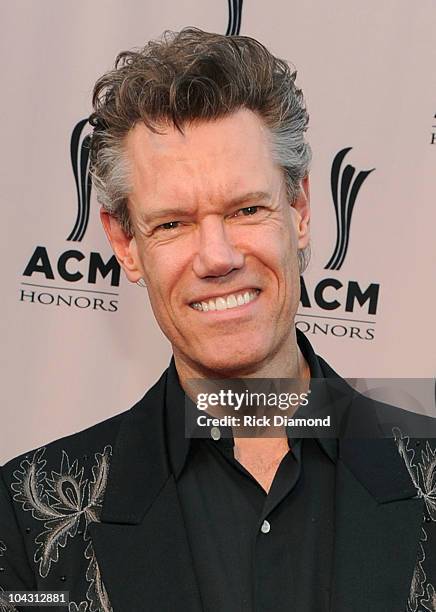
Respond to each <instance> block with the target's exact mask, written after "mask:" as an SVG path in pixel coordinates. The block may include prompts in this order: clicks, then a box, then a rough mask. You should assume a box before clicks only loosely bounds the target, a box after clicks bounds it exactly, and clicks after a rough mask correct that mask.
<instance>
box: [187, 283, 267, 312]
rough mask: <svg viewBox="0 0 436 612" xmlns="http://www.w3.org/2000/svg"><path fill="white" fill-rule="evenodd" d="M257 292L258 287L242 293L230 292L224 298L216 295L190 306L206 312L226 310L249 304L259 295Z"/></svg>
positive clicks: (258, 291)
mask: <svg viewBox="0 0 436 612" xmlns="http://www.w3.org/2000/svg"><path fill="white" fill-rule="evenodd" d="M259 293H260V290H259V289H253V290H251V291H245V292H244V293H232V294H230V295H228V296H227V297H226V298H224V297H218V298H216V299H210V300H208V301H207V302H195V303H193V304H191V306H192V308H194V309H195V310H202V311H204V312H208V311H209V310H211V311H213V310H227V309H229V308H236V306H243V305H244V304H249V303H250V302H251V301H252V300H254V298H255V297H257V296H258V295H259Z"/></svg>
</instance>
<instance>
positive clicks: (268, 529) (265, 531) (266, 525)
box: [260, 521, 271, 533]
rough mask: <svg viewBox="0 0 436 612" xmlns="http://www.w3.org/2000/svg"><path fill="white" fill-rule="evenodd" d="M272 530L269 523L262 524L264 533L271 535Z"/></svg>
mask: <svg viewBox="0 0 436 612" xmlns="http://www.w3.org/2000/svg"><path fill="white" fill-rule="evenodd" d="M270 529H271V525H270V524H269V523H268V521H263V523H262V527H261V528H260V530H261V532H262V533H269V532H270Z"/></svg>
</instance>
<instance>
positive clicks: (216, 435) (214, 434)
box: [210, 427, 221, 440]
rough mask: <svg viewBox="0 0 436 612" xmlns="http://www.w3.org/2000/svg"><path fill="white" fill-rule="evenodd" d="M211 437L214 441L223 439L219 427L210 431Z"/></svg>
mask: <svg viewBox="0 0 436 612" xmlns="http://www.w3.org/2000/svg"><path fill="white" fill-rule="evenodd" d="M210 435H211V437H212V440H219V439H220V438H221V432H220V429H219V427H212V429H211V430H210Z"/></svg>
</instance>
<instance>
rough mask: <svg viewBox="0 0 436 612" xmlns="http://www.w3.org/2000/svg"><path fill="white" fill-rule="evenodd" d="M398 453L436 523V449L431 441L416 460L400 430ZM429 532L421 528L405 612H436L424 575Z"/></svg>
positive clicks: (396, 431)
mask: <svg viewBox="0 0 436 612" xmlns="http://www.w3.org/2000/svg"><path fill="white" fill-rule="evenodd" d="M393 434H394V438H395V442H396V443H397V447H398V452H399V453H400V455H401V457H402V458H403V460H404V463H405V465H406V468H407V471H408V472H409V474H410V477H411V479H412V482H413V484H414V486H415V488H416V491H417V495H418V497H423V498H424V502H425V506H426V509H427V513H428V516H429V517H430V519H431V520H432V521H436V449H432V447H431V446H430V443H429V441H428V440H427V443H426V445H425V449H423V450H422V451H421V457H420V458H421V461H418V458H417V457H415V455H417V453H415V450H414V449H413V448H411V446H410V439H409V437H408V436H403V434H402V433H401V431H400V430H399V429H398V428H394V429H393ZM427 539H428V537H427V531H426V530H425V528H424V527H422V536H421V539H420V542H419V551H418V558H417V560H416V566H415V570H414V572H413V577H412V584H411V588H410V594H409V598H408V600H407V609H406V612H436V593H435V589H434V586H433V585H432V584H431V583H430V581H429V580H428V579H427V573H426V571H425V559H426V554H425V548H424V543H425V542H427Z"/></svg>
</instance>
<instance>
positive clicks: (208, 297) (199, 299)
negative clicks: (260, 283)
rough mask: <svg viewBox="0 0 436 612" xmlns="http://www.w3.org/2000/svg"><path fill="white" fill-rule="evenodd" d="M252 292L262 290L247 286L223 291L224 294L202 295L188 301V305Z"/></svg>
mask: <svg viewBox="0 0 436 612" xmlns="http://www.w3.org/2000/svg"><path fill="white" fill-rule="evenodd" d="M253 290H254V291H259V292H261V291H262V289H260V288H259V287H255V286H254V285H247V286H245V287H242V288H240V289H235V290H233V291H225V292H224V293H216V294H213V295H206V294H204V295H203V296H200V297H196V298H195V299H193V300H189V302H188V304H189V306H192V304H196V303H198V302H207V301H208V300H216V299H217V298H220V297H222V298H223V297H224V296H229V295H237V294H238V293H245V292H246V291H253ZM241 308H242V306H241Z"/></svg>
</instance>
